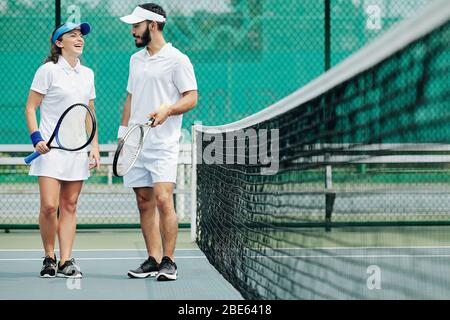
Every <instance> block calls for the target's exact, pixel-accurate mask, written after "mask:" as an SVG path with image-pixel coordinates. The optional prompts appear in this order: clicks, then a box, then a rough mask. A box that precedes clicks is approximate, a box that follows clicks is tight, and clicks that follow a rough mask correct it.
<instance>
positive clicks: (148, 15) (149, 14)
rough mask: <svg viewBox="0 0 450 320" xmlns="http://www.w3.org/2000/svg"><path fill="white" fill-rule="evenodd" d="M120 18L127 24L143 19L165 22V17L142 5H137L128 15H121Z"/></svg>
mask: <svg viewBox="0 0 450 320" xmlns="http://www.w3.org/2000/svg"><path fill="white" fill-rule="evenodd" d="M120 20H122V21H123V22H125V23H128V24H135V23H139V22H142V21H145V20H149V21H156V22H165V21H166V18H164V17H163V16H162V15H160V14H157V13H155V12H153V11H150V10H146V9H144V8H142V7H139V6H137V7H136V8H135V9H134V10H133V13H131V14H130V15H127V16H124V17H121V18H120Z"/></svg>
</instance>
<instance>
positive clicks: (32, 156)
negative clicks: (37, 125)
mask: <svg viewBox="0 0 450 320" xmlns="http://www.w3.org/2000/svg"><path fill="white" fill-rule="evenodd" d="M77 106H82V107H84V108H85V109H86V110H87V112H88V113H89V115H90V116H91V119H92V132H91V135H90V137H89V139H88V140H87V141H86V143H85V144H83V145H82V146H81V147H77V148H64V147H61V145H60V144H59V139H58V136H57V134H58V131H59V128H60V126H61V123H62V121H63V120H64V117H65V116H66V115H67V113H69V112H70V110H72V109H73V108H75V107H77ZM96 131H97V121H96V119H95V115H94V113H93V112H92V110H91V108H89V107H88V106H87V105H85V104H83V103H75V104H73V105H71V106H70V107H69V108H67V109H66V110H64V112H63V113H62V114H61V116H60V117H59V119H58V122H57V123H56V126H55V129H54V130H53V133H52V135H51V136H50V139H48V142H47V147H48V148H49V149H60V150H66V151H78V150H81V149H84V148H86V147H87V146H88V145H89V144H90V143H91V142H92V140H94V137H95V134H96ZM55 137H56V143H58V145H59V146H51V143H52V142H53V140H55ZM39 156H41V153H39V152H38V151H34V152H33V153H31V154H30V155H28V156H27V157H26V158H25V159H24V160H25V163H26V164H30V163H31V161H33V160H34V159H36V158H37V157H39Z"/></svg>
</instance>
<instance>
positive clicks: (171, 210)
mask: <svg viewBox="0 0 450 320" xmlns="http://www.w3.org/2000/svg"><path fill="white" fill-rule="evenodd" d="M173 188H174V184H173V183H171V182H159V183H155V185H154V193H155V200H156V206H157V208H158V211H159V214H160V229H161V237H162V247H163V256H166V257H169V258H170V259H172V261H173V260H174V253H175V245H176V242H177V234H178V221H177V215H176V213H175V207H174V204H173Z"/></svg>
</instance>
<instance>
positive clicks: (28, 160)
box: [24, 151, 41, 164]
mask: <svg viewBox="0 0 450 320" xmlns="http://www.w3.org/2000/svg"><path fill="white" fill-rule="evenodd" d="M40 155H41V154H40V153H39V152H37V151H35V152H33V153H32V154H30V155H29V156H27V157H26V158H25V159H24V161H25V163H26V164H30V163H31V161H33V160H34V159H36V158H37V157H39V156H40Z"/></svg>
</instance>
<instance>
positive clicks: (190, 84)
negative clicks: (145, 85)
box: [173, 56, 197, 93]
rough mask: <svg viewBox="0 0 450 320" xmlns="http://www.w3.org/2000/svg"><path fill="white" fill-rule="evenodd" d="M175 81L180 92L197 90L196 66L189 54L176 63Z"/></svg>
mask: <svg viewBox="0 0 450 320" xmlns="http://www.w3.org/2000/svg"><path fill="white" fill-rule="evenodd" d="M173 82H174V84H175V86H176V87H177V89H178V91H179V92H180V93H184V92H186V91H191V90H197V80H196V79H195V73H194V67H193V66H192V63H191V61H190V60H189V58H188V57H187V56H183V57H182V58H181V59H179V61H178V62H177V64H176V65H175V69H174V74H173Z"/></svg>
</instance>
